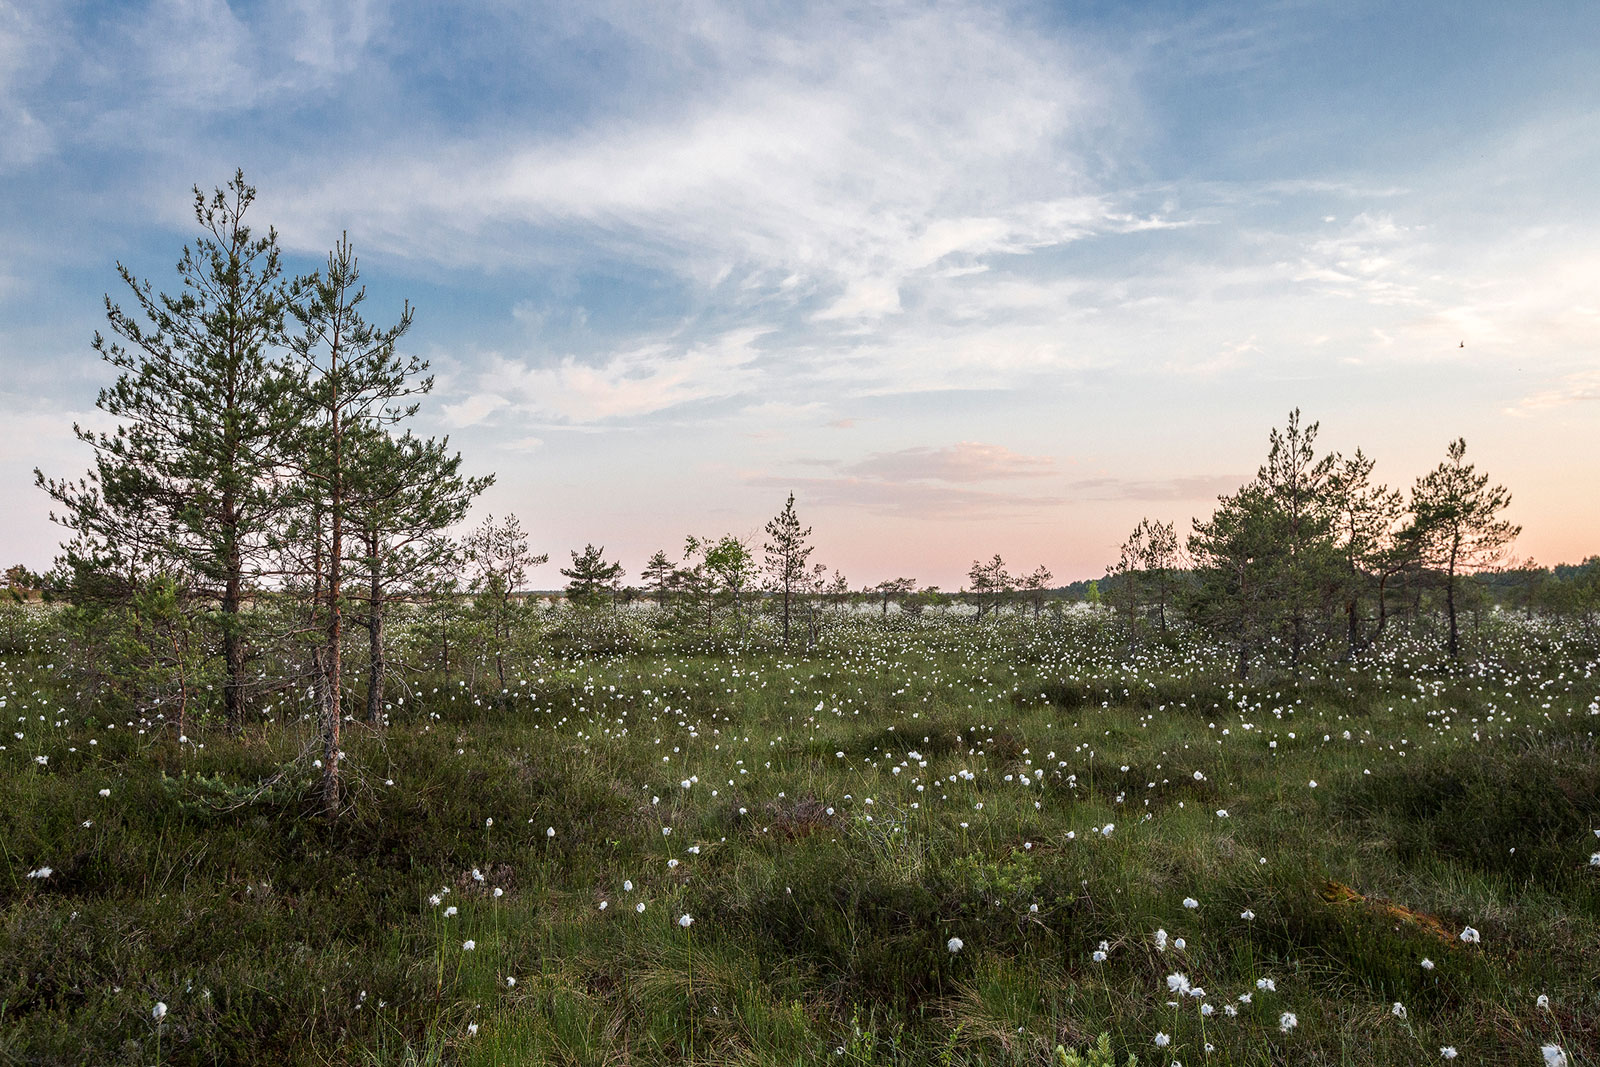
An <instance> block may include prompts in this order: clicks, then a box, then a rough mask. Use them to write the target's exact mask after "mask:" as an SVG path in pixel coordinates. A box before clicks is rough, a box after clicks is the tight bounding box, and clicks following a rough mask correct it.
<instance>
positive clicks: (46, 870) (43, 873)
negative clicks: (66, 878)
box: [25, 867, 56, 878]
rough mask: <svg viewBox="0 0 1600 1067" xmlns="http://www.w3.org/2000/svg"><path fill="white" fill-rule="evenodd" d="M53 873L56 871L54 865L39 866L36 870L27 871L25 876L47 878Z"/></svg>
mask: <svg viewBox="0 0 1600 1067" xmlns="http://www.w3.org/2000/svg"><path fill="white" fill-rule="evenodd" d="M55 873H56V869H55V868H54V867H40V868H39V869H38V870H33V871H29V872H28V873H27V875H25V877H28V878H48V877H50V876H51V875H52V874H55Z"/></svg>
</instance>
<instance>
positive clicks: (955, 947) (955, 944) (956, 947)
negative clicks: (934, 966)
mask: <svg viewBox="0 0 1600 1067" xmlns="http://www.w3.org/2000/svg"><path fill="white" fill-rule="evenodd" d="M944 947H945V948H947V949H949V950H950V951H951V952H952V953H956V952H960V951H961V950H962V949H963V948H966V947H967V943H966V942H965V941H963V940H961V939H960V938H959V937H952V938H951V939H950V940H948V941H946V942H945V943H944Z"/></svg>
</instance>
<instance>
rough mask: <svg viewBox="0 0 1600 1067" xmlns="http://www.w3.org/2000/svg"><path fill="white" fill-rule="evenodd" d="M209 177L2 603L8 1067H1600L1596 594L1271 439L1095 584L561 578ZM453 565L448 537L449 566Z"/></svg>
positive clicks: (773, 576) (733, 555)
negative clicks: (412, 423)
mask: <svg viewBox="0 0 1600 1067" xmlns="http://www.w3.org/2000/svg"><path fill="white" fill-rule="evenodd" d="M252 197H253V191H252V190H251V189H250V188H249V187H248V186H247V185H246V184H245V183H244V180H243V178H242V176H238V177H236V178H235V180H234V182H232V183H231V184H230V185H229V186H228V187H227V188H226V189H224V190H219V191H218V192H216V193H215V194H213V195H210V196H205V195H202V194H201V193H200V192H199V191H198V190H196V193H195V211H196V217H197V220H198V222H199V224H200V226H201V229H202V232H203V235H204V236H203V237H202V238H201V239H200V240H199V241H198V242H197V243H196V244H195V245H194V246H193V247H192V248H190V249H186V250H185V251H184V253H183V256H182V258H181V260H180V264H179V278H180V282H181V291H180V292H179V293H178V294H177V295H176V296H170V295H165V294H158V293H157V292H156V290H155V288H154V287H153V286H150V285H147V284H145V283H143V282H140V281H139V280H137V279H136V278H135V277H134V276H133V275H132V274H131V272H129V271H127V270H124V271H123V277H124V278H125V280H126V281H127V283H128V287H129V292H130V293H131V299H132V301H133V303H134V307H133V310H132V311H124V310H123V309H122V308H121V307H120V306H119V305H117V304H116V303H114V302H112V301H109V300H108V302H107V311H108V322H109V325H110V329H111V333H112V335H113V336H112V337H111V338H102V337H96V339H95V348H96V350H98V351H99V352H100V353H101V355H102V356H103V357H104V358H105V359H106V360H107V361H108V362H109V363H110V365H111V366H112V367H113V369H114V370H115V371H116V372H117V375H118V376H117V378H116V380H115V381H114V383H113V384H111V385H110V386H108V387H107V389H106V390H105V391H104V392H103V393H102V394H101V397H100V401H99V403H100V406H101V407H102V408H103V409H104V410H105V411H106V412H108V413H109V414H111V415H113V416H115V417H116V419H117V420H118V423H119V425H120V427H121V429H119V430H117V431H115V432H112V433H108V434H97V433H90V432H87V431H84V432H80V437H81V438H82V439H83V440H84V441H85V442H86V444H87V445H88V446H89V447H90V449H91V451H92V455H93V469H92V470H91V472H90V473H89V474H88V475H87V476H86V477H84V478H82V479H60V478H52V477H49V476H46V475H45V474H43V473H41V474H40V475H39V478H38V481H39V485H40V486H41V488H43V489H44V490H45V491H46V492H48V493H49V494H50V496H51V497H52V498H53V499H54V500H55V501H56V503H57V505H58V508H59V511H58V519H59V521H61V522H62V523H63V524H64V525H65V526H66V527H67V528H68V529H69V535H68V540H67V543H66V544H65V545H64V546H63V554H62V557H61V559H60V561H59V562H58V564H57V566H56V568H55V569H54V570H53V571H52V572H51V573H50V574H47V575H35V574H31V573H29V572H28V571H27V570H26V569H25V568H21V567H13V568H12V569H11V570H10V571H8V572H7V578H8V583H9V585H10V588H11V598H10V602H8V603H6V604H4V605H3V607H0V712H3V717H4V719H5V722H6V728H5V735H4V737H3V738H0V916H3V919H0V922H3V927H0V928H3V930H4V937H3V939H0V1062H13V1061H14V1062H29V1063H32V1062H94V1063H107V1064H115V1063H127V1064H134V1063H153V1062H163V1063H182V1064H188V1063H195V1064H199V1063H277V1064H281V1063H285V1062H288V1063H330V1062H336V1063H345V1062H350V1063H451V1064H456V1063H460V1064H501V1063H507V1064H509V1063H517V1064H521V1063H546V1062H548V1063H657V1062H684V1063H689V1062H698V1063H708V1064H709V1063H717V1064H721V1063H751V1064H756V1063H783V1064H791V1063H812V1062H829V1063H844V1064H863V1063H882V1064H908V1065H909V1064H925V1063H950V1064H996V1065H998V1064H1040V1065H1043V1064H1056V1063H1079V1062H1084V1063H1097V1064H1099V1063H1104V1064H1112V1063H1115V1064H1123V1063H1128V1062H1132V1061H1133V1060H1134V1059H1135V1058H1137V1059H1138V1060H1139V1061H1140V1062H1145V1063H1156V1064H1169V1063H1180V1062H1181V1063H1188V1064H1190V1065H1191V1067H1192V1065H1193V1064H1197V1063H1212V1064H1233V1063H1241V1064H1270V1063H1419V1062H1429V1061H1433V1060H1440V1061H1445V1060H1449V1059H1454V1058H1457V1057H1465V1058H1467V1059H1469V1060H1471V1061H1473V1062H1482V1063H1505V1064H1523V1063H1525V1064H1539V1063H1546V1064H1558V1063H1565V1064H1574V1065H1575V1064H1581V1063H1595V1062H1600V994H1597V992H1596V986H1595V960H1596V958H1597V948H1596V946H1597V945H1600V761H1597V759H1596V754H1597V753H1596V737H1595V731H1596V729H1597V727H1600V677H1597V676H1596V672H1597V667H1600V560H1589V561H1587V562H1586V563H1583V564H1579V565H1572V566H1563V567H1557V568H1554V569H1553V570H1551V569H1545V568H1540V567H1537V566H1534V565H1533V564H1531V563H1527V562H1522V563H1517V562H1514V561H1512V560H1511V558H1510V557H1509V556H1508V554H1507V553H1508V550H1509V547H1510V546H1511V544H1512V542H1513V540H1514V538H1515V536H1516V534H1517V532H1518V531H1517V530H1516V528H1515V527H1514V526H1512V525H1510V524H1509V523H1507V522H1506V521H1505V519H1504V518H1503V513H1504V511H1505V509H1506V507H1507V505H1508V504H1509V501H1510V495H1509V493H1508V492H1507V491H1506V490H1505V489H1504V488H1503V487H1500V486H1498V485H1494V484H1492V480H1491V479H1490V478H1489V476H1488V475H1486V474H1483V473H1481V472H1479V471H1478V470H1477V469H1476V468H1475V466H1474V465H1473V464H1472V463H1470V462H1468V460H1467V458H1466V445H1465V442H1464V441H1459V440H1458V441H1456V442H1452V443H1450V444H1449V445H1448V447H1447V448H1446V450H1445V453H1444V459H1443V461H1442V462H1441V463H1440V464H1439V465H1438V467H1437V468H1435V469H1434V470H1433V471H1431V472H1425V473H1423V474H1422V475H1421V476H1420V477H1418V478H1417V479H1416V480H1415V482H1414V483H1413V484H1412V485H1411V486H1409V487H1407V488H1406V489H1405V490H1400V489H1392V488H1389V487H1385V486H1381V485H1376V484H1374V482H1373V480H1372V477H1371V475H1372V472H1373V469H1374V467H1373V462H1372V460H1371V459H1369V458H1368V457H1367V456H1366V455H1365V454H1364V453H1363V452H1361V451H1357V452H1356V453H1355V454H1354V455H1353V456H1344V455H1340V454H1337V453H1332V452H1326V451H1323V450H1321V449H1320V448H1319V447H1318V442H1317V438H1318V432H1319V427H1318V426H1317V425H1315V424H1307V423H1304V422H1302V420H1301V417H1300V415H1299V413H1298V412H1294V413H1291V414H1290V416H1289V418H1288V421H1287V423H1286V426H1285V427H1284V428H1283V429H1281V430H1273V431H1272V432H1271V433H1270V435H1269V437H1268V440H1267V446H1268V447H1267V455H1266V459H1265V462H1264V463H1263V465H1262V467H1261V470H1260V472H1259V473H1258V475H1257V476H1256V477H1255V478H1254V479H1253V480H1252V481H1251V482H1250V483H1248V484H1247V485H1245V486H1242V487H1241V488H1240V489H1239V490H1238V491H1237V492H1236V493H1234V494H1230V495H1227V496H1224V497H1222V498H1221V499H1220V500H1219V501H1218V505H1217V507H1216V509H1215V511H1214V512H1213V513H1212V514H1211V515H1210V516H1209V517H1201V518H1196V519H1195V520H1194V522H1193V524H1192V531H1193V532H1192V533H1191V534H1189V535H1188V536H1186V537H1182V536H1180V535H1179V532H1178V527H1177V525H1176V524H1175V523H1174V522H1171V521H1161V520H1156V519H1149V518H1146V519H1143V520H1141V521H1140V522H1139V523H1138V524H1137V526H1136V527H1135V529H1134V531H1133V533H1132V535H1131V536H1130V537H1129V539H1128V541H1127V543H1126V544H1125V545H1124V546H1123V548H1122V550H1121V553H1120V555H1119V558H1118V559H1117V560H1116V561H1114V563H1113V564H1112V565H1111V566H1110V567H1109V568H1108V571H1107V574H1106V576H1105V577H1104V578H1103V579H1101V580H1100V581H1098V582H1080V583H1074V584H1072V585H1068V586H1053V585H1052V584H1051V583H1052V582H1053V580H1054V576H1053V575H1051V574H1050V572H1049V571H1048V570H1047V569H1045V568H1044V567H1042V566H1041V567H1038V568H1036V569H1034V570H1033V571H1031V572H1029V573H1028V574H1027V575H1026V576H1024V577H1015V576H1013V575H1012V574H1011V573H1010V570H1009V568H1008V565H1007V564H1006V562H1005V561H1004V560H1003V559H1001V557H1000V556H998V555H996V556H993V557H992V558H991V559H989V560H988V561H974V562H973V564H972V567H971V571H970V573H969V584H968V586H967V588H965V589H962V590H957V591H943V590H939V589H937V588H925V587H921V586H919V583H918V582H917V581H915V580H914V579H912V578H908V577H898V578H895V579H892V580H889V581H884V582H880V583H878V584H876V585H874V586H872V587H870V588H864V589H858V588H852V586H851V585H850V583H849V582H848V580H847V579H846V578H845V577H844V576H843V575H841V574H840V573H839V572H838V571H836V570H831V569H830V568H829V567H827V566H826V565H824V564H822V563H820V562H817V561H815V560H813V558H812V557H813V555H814V548H813V544H812V530H811V528H810V527H808V526H806V525H805V524H804V523H803V522H802V521H801V519H800V517H799V515H798V513H797V507H796V500H795V498H794V497H793V496H792V495H791V496H790V497H789V498H788V499H787V500H786V501H785V502H784V504H783V506H782V507H781V509H780V510H779V512H778V514H777V515H776V516H775V517H773V519H772V520H771V522H770V523H768V524H767V525H766V527H765V531H764V534H763V535H759V536H757V537H755V538H742V537H738V536H735V535H732V534H721V535H718V534H712V535H710V536H704V535H700V534H696V535H692V536H688V537H686V538H684V539H683V542H682V547H681V549H679V550H677V551H673V552H668V551H667V550H666V549H662V550H661V551H658V552H656V553H655V554H654V555H653V556H652V557H651V558H650V559H649V560H648V561H645V562H644V564H643V566H642V568H641V571H640V572H639V574H638V576H637V577H638V585H637V586H633V585H629V584H627V578H628V577H629V576H628V573H627V571H626V570H624V568H623V565H622V563H621V562H620V561H617V560H612V559H608V558H607V556H606V549H605V547H604V546H596V545H593V544H590V545H585V546H584V547H583V548H582V549H573V550H571V551H570V552H569V555H570V565H569V566H567V567H563V568H561V574H562V575H563V576H564V578H565V579H566V580H567V582H568V585H567V588H566V590H565V591H564V592H562V593H560V594H547V595H532V594H529V593H528V592H526V589H525V587H526V584H527V579H528V574H529V571H530V569H531V568H532V567H534V566H537V565H538V564H541V563H544V562H547V560H548V557H547V556H546V555H544V554H542V553H538V552H536V551H535V549H534V546H533V545H532V544H531V539H530V537H529V535H528V534H527V533H526V532H525V531H524V529H523V528H522V525H521V523H520V522H519V521H518V520H517V519H516V518H515V517H514V516H503V517H500V518H495V517H493V516H489V517H484V518H481V519H478V520H476V522H475V524H474V523H469V522H467V519H468V516H469V512H470V509H471V505H472V502H473V500H474V498H476V497H477V495H478V494H479V493H481V491H482V490H483V489H484V488H485V486H486V485H487V484H488V479H486V478H472V477H468V476H465V475H464V474H462V473H461V459H460V457H459V456H458V455H455V454H453V453H452V452H451V451H450V449H449V447H448V442H445V441H439V440H432V439H419V438H418V437H416V436H414V435H413V434H411V433H410V432H409V431H408V430H407V429H406V425H407V420H409V419H410V418H411V416H413V415H414V414H415V413H416V411H417V404H418V403H419V402H421V400H422V399H423V398H424V397H425V396H426V394H427V393H428V391H429V389H430V387H431V381H430V379H428V378H427V377H426V367H425V365H423V364H422V363H421V362H420V361H418V360H415V359H413V358H410V357H407V356H405V355H403V354H402V352H401V350H400V346H401V344H402V341H403V337H404V335H405V332H406V329H407V328H408V326H409V324H410V322H411V312H410V309H409V308H408V307H402V308H401V310H400V311H399V312H398V313H397V314H396V317H395V319H394V324H393V325H392V326H388V327H377V326H373V325H371V324H370V323H368V322H367V320H366V317H365V315H366V312H365V310H364V306H365V300H366V295H365V292H364V290H363V289H362V288H361V286H360V282H359V273H358V269H357V262H356V257H355V255H354V252H353V250H352V248H351V245H350V243H349V242H348V241H347V240H345V239H344V238H341V239H340V240H339V241H338V242H337V243H336V245H335V247H334V250H333V251H332V252H331V253H330V254H329V257H328V260H327V263H326V265H325V267H324V269H323V270H321V271H319V272H318V273H317V275H315V276H313V277H309V278H286V277H285V276H284V274H283V271H282V268H281V265H280V263H279V260H278V253H277V249H276V241H275V238H274V236H273V235H272V234H271V233H270V232H269V233H268V234H267V235H266V236H259V235H253V234H252V233H251V231H250V230H249V228H248V227H247V226H246V224H245V221H244V217H245V215H246V213H247V210H248V208H249V206H250V203H251V200H252ZM463 529H465V530H466V531H467V532H466V533H464V534H462V533H461V532H460V531H462V530H463Z"/></svg>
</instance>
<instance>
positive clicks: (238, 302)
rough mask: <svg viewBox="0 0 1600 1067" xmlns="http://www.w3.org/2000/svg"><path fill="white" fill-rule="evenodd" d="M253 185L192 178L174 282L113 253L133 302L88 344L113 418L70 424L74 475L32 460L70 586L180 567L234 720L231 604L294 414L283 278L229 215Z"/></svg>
mask: <svg viewBox="0 0 1600 1067" xmlns="http://www.w3.org/2000/svg"><path fill="white" fill-rule="evenodd" d="M255 195H256V194H255V189H254V188H253V187H251V186H250V185H248V184H246V182H245V180H244V173H243V171H239V172H237V173H235V175H234V177H233V180H232V181H230V182H229V183H228V184H227V186H226V188H224V189H218V190H216V191H215V192H214V193H213V194H212V195H210V196H206V195H205V194H203V193H201V191H200V189H199V187H198V186H197V187H195V189H194V215H195V221H196V222H197V223H198V224H199V226H200V228H201V230H202V231H203V233H202V235H201V236H200V237H199V239H198V240H196V241H195V243H194V244H193V246H192V247H191V246H185V247H184V249H183V252H182V255H181V256H180V257H179V260H178V266H177V271H178V279H179V282H180V283H181V287H180V289H179V291H178V293H177V294H176V295H169V294H167V293H157V292H156V291H155V290H154V288H153V287H152V286H151V285H150V283H148V282H143V281H140V280H138V279H137V278H135V276H134V274H133V272H132V271H131V270H129V269H128V268H127V267H126V266H123V265H122V264H120V263H119V264H118V265H117V272H118V274H119V275H120V276H121V278H122V280H123V282H124V283H125V284H126V285H127V287H128V291H129V293H130V294H131V295H132V299H133V304H132V306H131V309H124V308H123V306H122V305H120V304H116V303H114V302H112V300H111V298H110V297H109V296H107V297H106V301H105V305H106V317H107V320H108V322H109V325H110V329H111V333H112V334H113V335H114V338H113V339H107V338H106V337H104V336H102V335H100V334H98V333H97V334H96V335H95V339H94V350H95V351H96V352H97V353H99V354H100V356H101V358H102V359H104V360H105V361H106V362H107V363H109V364H111V365H112V366H113V367H115V368H117V370H118V371H119V372H120V373H119V375H118V378H117V380H116V382H115V384H113V385H112V386H111V387H110V388H109V389H104V390H102V391H101V392H100V395H99V398H98V399H97V400H96V405H97V406H98V407H99V408H100V409H101V410H103V411H105V412H106V413H107V414H109V415H111V416H112V417H113V418H115V419H116V420H117V421H118V427H117V429H116V430H115V431H114V432H112V433H95V432H91V431H87V430H83V429H81V428H75V429H76V432H77V435H78V438H79V439H80V440H82V441H83V442H85V443H86V444H88V445H89V446H90V447H91V448H93V449H94V453H95V456H94V470H93V471H92V472H91V473H90V474H89V475H88V477H86V478H84V479H80V480H78V481H76V482H74V481H66V480H62V481H57V480H53V479H47V478H45V477H44V475H43V474H42V473H40V472H38V471H35V472H34V475H35V479H36V482H37V484H38V485H39V486H40V487H41V488H43V489H44V490H45V491H46V492H47V493H49V494H50V496H51V497H52V498H53V499H54V500H55V501H56V502H57V503H58V504H60V505H61V506H62V508H63V509H64V511H63V513H62V514H61V515H60V516H59V518H58V521H60V522H62V523H63V524H64V525H65V526H67V527H68V528H69V529H71V530H72V531H73V532H74V535H75V536H74V538H73V540H72V541H71V542H70V543H69V544H68V545H66V546H65V549H66V552H65V557H64V562H65V564H66V567H67V569H69V570H70V571H72V572H73V573H74V574H75V575H76V576H77V577H78V579H79V580H80V582H79V584H80V586H81V587H83V588H88V587H91V586H94V587H98V588H100V589H113V590H116V589H118V588H120V591H121V593H123V594H127V595H131V594H132V593H134V592H135V591H136V589H135V588H134V586H136V585H137V583H138V582H139V581H141V580H142V579H143V578H146V577H149V576H151V575H153V574H155V573H157V572H166V573H170V574H173V575H176V576H177V577H178V578H179V579H180V580H181V582H182V583H183V586H184V599H185V600H186V602H188V603H189V604H191V605H194V606H195V608H196V610H198V611H201V612H202V614H203V617H204V620H205V621H206V622H207V623H208V624H209V626H210V628H211V630H212V631H213V632H214V633H215V635H216V636H217V638H218V644H219V645H220V648H221V653H222V659H223V662H224V681H223V687H222V696H223V707H224V710H225V712H226V716H227V720H228V722H229V723H230V724H231V725H233V726H234V727H235V728H237V727H238V726H239V725H240V724H241V723H242V722H243V719H244V709H245V696H246V655H247V646H248V636H249V634H248V629H249V626H248V622H249V618H248V613H246V612H244V610H243V609H244V607H245V606H246V602H247V600H248V599H249V598H250V597H251V596H252V594H253V591H254V588H255V585H256V581H257V579H258V577H259V575H260V574H261V572H262V570H263V568H264V564H265V560H266V558H267V541H268V534H269V532H270V531H271V530H272V528H273V527H274V526H275V525H276V524H277V522H278V519H279V516H280V515H281V513H282V511H283V508H284V498H283V494H282V492H281V486H280V482H279V480H278V479H277V478H276V477H275V475H276V473H277V462H278V457H279V456H280V455H281V454H282V451H283V447H282V446H283V442H284V441H285V439H286V438H287V436H288V434H289V432H290V431H291V429H292V428H293V426H294V422H295V411H294V407H293V404H292V403H291V395H292V390H291V388H290V382H289V376H288V375H287V374H286V373H285V368H284V366H283V364H282V361H281V346H282V344H283V343H284V340H285V338H284V321H285V315H286V313H287V312H288V310H289V309H290V307H291V306H292V305H293V303H294V301H295V298H296V294H297V290H298V287H299V285H298V283H296V282H292V281H290V280H289V279H288V278H286V277H285V275H284V273H283V267H282V263H281V260H280V255H279V250H278V242H277V235H276V233H275V232H273V231H271V230H269V231H268V232H267V234H266V235H265V236H258V235H256V234H255V233H253V232H252V230H251V228H250V227H249V226H248V225H247V224H246V223H245V214H246V212H247V211H248V210H249V208H250V205H251V203H252V202H253V201H254V199H255Z"/></svg>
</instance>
